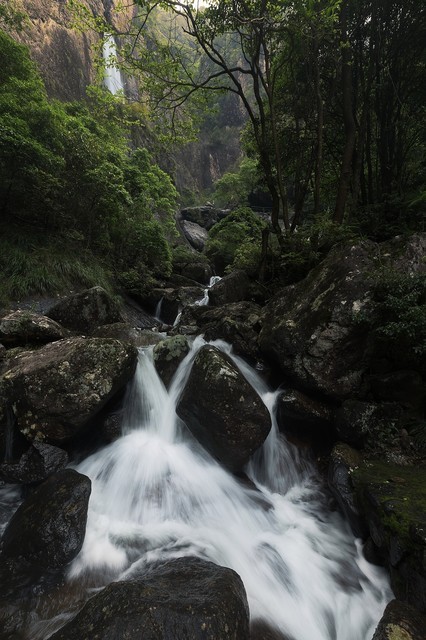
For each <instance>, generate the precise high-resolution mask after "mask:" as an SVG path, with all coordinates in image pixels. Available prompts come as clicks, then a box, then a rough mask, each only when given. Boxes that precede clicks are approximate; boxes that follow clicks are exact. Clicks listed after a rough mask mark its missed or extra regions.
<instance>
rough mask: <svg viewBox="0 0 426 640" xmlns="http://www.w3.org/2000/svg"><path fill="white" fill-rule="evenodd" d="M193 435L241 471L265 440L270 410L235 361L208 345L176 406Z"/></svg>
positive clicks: (198, 355) (204, 348) (196, 359)
mask: <svg viewBox="0 0 426 640" xmlns="http://www.w3.org/2000/svg"><path fill="white" fill-rule="evenodd" d="M177 413H178V415H179V416H180V417H181V418H182V420H184V422H186V424H187V426H188V428H189V429H190V431H191V432H192V433H193V435H194V436H195V437H196V438H197V439H198V440H199V442H201V444H202V445H203V446H204V447H205V448H206V449H207V450H208V451H209V452H210V453H211V454H212V455H213V456H215V457H216V458H217V459H218V460H219V461H220V462H222V463H223V464H224V465H225V466H226V467H228V468H229V469H231V470H232V471H239V470H241V469H242V467H243V466H244V464H246V462H248V460H249V458H250V456H251V455H252V454H253V453H254V451H256V449H258V448H259V447H260V446H261V444H262V443H263V442H264V440H265V438H266V436H267V435H268V433H269V431H270V428H271V421H270V416H269V413H268V411H267V409H266V407H265V405H264V404H263V402H262V400H261V399H260V398H259V396H258V395H257V393H256V392H255V391H254V389H253V388H252V387H251V386H250V385H249V383H248V382H247V381H246V379H245V378H244V377H243V375H242V374H241V373H240V371H239V370H238V369H237V367H236V366H235V365H234V363H233V362H232V360H231V359H230V358H229V357H228V356H227V355H226V354H224V353H222V352H221V351H219V349H217V348H216V347H212V346H210V345H205V346H204V347H202V348H201V349H200V350H199V351H198V353H197V355H196V357H195V360H194V364H193V366H192V369H191V372H190V375H189V378H188V381H187V383H186V386H185V388H184V391H183V393H182V396H181V398H180V400H179V403H178V406H177Z"/></svg>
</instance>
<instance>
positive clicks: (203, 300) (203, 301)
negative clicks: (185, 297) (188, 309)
mask: <svg viewBox="0 0 426 640" xmlns="http://www.w3.org/2000/svg"><path fill="white" fill-rule="evenodd" d="M219 280H222V278H221V277H220V276H212V277H211V278H210V282H209V284H208V287H206V289H204V296H203V297H202V298H201V300H198V302H196V303H195V304H198V305H199V306H200V307H205V306H207V305H208V304H209V289H211V287H213V286H214V285H215V284H216V283H217V282H219Z"/></svg>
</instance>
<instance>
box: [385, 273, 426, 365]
mask: <svg viewBox="0 0 426 640" xmlns="http://www.w3.org/2000/svg"><path fill="white" fill-rule="evenodd" d="M373 314H374V315H373V321H374V325H375V328H376V332H377V334H378V335H379V336H381V337H382V338H384V339H385V340H386V341H392V342H398V344H399V346H400V348H401V349H402V350H404V349H408V350H410V351H412V352H413V353H414V354H415V355H416V356H424V354H425V353H426V274H423V273H418V274H414V275H406V274H402V273H400V272H398V271H395V270H389V269H383V271H381V272H379V274H377V275H376V276H375V288H374V311H373Z"/></svg>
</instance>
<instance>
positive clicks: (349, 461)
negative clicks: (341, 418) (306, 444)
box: [328, 443, 368, 538]
mask: <svg viewBox="0 0 426 640" xmlns="http://www.w3.org/2000/svg"><path fill="white" fill-rule="evenodd" d="M360 464H361V456H360V455H359V453H358V452H357V451H355V450H354V449H352V448H351V447H349V446H348V445H346V444H342V443H339V444H337V445H336V446H335V447H334V449H333V451H332V452H331V455H330V462H329V467H328V486H329V487H330V491H331V493H332V494H333V495H334V497H335V498H336V501H337V504H338V505H339V507H340V510H341V512H342V513H343V514H344V516H345V518H346V519H347V521H348V522H349V524H350V526H351V529H352V531H353V533H354V535H355V536H356V537H360V538H366V536H367V534H368V529H367V525H366V523H365V521H364V519H363V516H362V514H361V513H360V510H359V508H358V504H357V502H356V498H355V491H354V487H353V484H352V479H351V473H352V471H353V470H354V469H356V468H357V467H358V466H359V465H360Z"/></svg>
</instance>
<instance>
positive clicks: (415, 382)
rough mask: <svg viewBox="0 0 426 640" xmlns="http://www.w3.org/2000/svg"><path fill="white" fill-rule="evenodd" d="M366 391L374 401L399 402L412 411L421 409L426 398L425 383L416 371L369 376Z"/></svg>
mask: <svg viewBox="0 0 426 640" xmlns="http://www.w3.org/2000/svg"><path fill="white" fill-rule="evenodd" d="M368 389H369V392H370V393H371V395H372V397H373V398H374V400H376V401H379V402H394V403H395V402H400V403H401V404H402V405H404V406H405V407H406V408H409V409H414V410H419V409H421V408H422V407H423V405H424V401H425V396H426V383H425V381H424V379H423V378H422V376H421V375H420V374H419V373H418V372H417V371H392V372H390V373H384V374H382V375H379V374H376V375H374V376H370V377H369V379H368Z"/></svg>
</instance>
